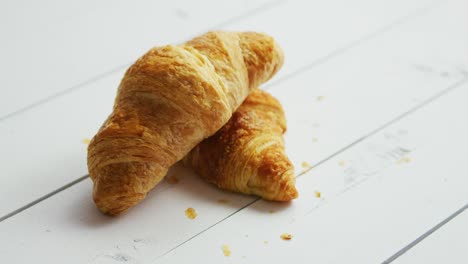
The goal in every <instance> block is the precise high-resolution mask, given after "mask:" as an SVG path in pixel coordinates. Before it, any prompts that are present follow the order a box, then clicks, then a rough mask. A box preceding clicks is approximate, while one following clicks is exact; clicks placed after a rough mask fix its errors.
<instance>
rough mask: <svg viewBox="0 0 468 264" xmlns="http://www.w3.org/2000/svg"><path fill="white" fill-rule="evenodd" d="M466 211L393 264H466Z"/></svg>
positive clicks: (467, 220)
mask: <svg viewBox="0 0 468 264" xmlns="http://www.w3.org/2000/svg"><path fill="white" fill-rule="evenodd" d="M467 223H468V211H466V210H465V211H464V212H463V213H462V214H461V215H459V216H456V217H455V218H454V219H453V220H451V221H450V222H448V223H447V224H445V225H444V226H443V227H441V228H440V229H438V230H437V231H435V233H433V234H432V235H431V236H429V237H427V238H426V239H424V240H423V241H422V242H420V243H418V244H417V245H416V246H415V247H414V248H412V249H411V250H410V251H408V252H406V253H405V254H403V255H401V256H400V257H399V258H397V259H396V261H395V262H394V263H428V264H430V263H466V262H468V253H467V252H466V245H468V224H467Z"/></svg>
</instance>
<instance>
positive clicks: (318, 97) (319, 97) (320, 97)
mask: <svg viewBox="0 0 468 264" xmlns="http://www.w3.org/2000/svg"><path fill="white" fill-rule="evenodd" d="M323 99H325V96H317V101H319V102H320V101H323Z"/></svg>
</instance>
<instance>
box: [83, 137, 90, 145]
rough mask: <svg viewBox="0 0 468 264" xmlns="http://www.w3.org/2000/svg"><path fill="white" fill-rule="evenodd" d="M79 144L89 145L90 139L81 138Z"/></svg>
mask: <svg viewBox="0 0 468 264" xmlns="http://www.w3.org/2000/svg"><path fill="white" fill-rule="evenodd" d="M81 142H83V144H86V145H89V142H91V139H89V138H83V140H81Z"/></svg>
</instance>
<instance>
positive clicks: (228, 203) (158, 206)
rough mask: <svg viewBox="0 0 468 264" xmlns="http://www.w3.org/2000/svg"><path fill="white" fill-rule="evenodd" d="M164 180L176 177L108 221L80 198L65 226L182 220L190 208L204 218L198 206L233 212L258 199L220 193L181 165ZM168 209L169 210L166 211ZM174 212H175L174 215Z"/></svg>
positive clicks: (264, 207) (282, 205)
mask: <svg viewBox="0 0 468 264" xmlns="http://www.w3.org/2000/svg"><path fill="white" fill-rule="evenodd" d="M166 177H170V178H174V177H175V178H176V179H177V180H176V181H177V182H172V183H170V182H168V181H167V180H163V181H161V183H160V184H158V185H157V186H156V187H155V188H154V189H153V190H151V191H150V192H149V193H148V195H147V197H146V198H145V199H144V200H143V201H142V202H141V203H139V204H137V205H136V206H134V207H132V208H130V209H129V210H127V211H126V212H124V213H122V214H121V215H120V216H117V217H110V216H107V215H105V214H103V213H101V212H100V211H99V210H98V209H97V208H96V205H95V204H94V203H93V201H92V198H91V197H90V196H80V197H79V198H78V199H77V200H76V201H74V202H73V204H71V205H70V208H74V209H73V210H70V211H68V213H69V221H68V222H69V223H70V224H73V225H79V226H87V227H88V228H99V227H103V226H107V225H113V224H117V223H119V222H121V221H125V222H126V221H131V219H134V218H140V219H141V218H144V219H145V220H146V221H158V219H161V218H162V217H174V215H176V216H177V217H181V218H185V217H186V216H185V215H184V210H185V209H186V208H189V207H194V208H195V210H197V211H198V213H199V214H203V213H204V212H203V210H200V209H203V208H197V205H199V204H202V205H203V206H204V208H212V207H214V206H217V207H220V208H221V207H222V208H229V209H230V210H232V211H233V212H234V211H235V210H237V209H239V208H242V207H244V206H246V205H248V204H251V203H252V202H253V201H256V200H259V199H261V198H259V197H257V196H253V195H245V194H240V193H234V192H230V191H226V190H221V189H219V188H217V187H216V186H215V185H213V184H211V183H208V182H205V181H204V180H202V179H201V178H200V177H199V176H198V175H196V174H195V173H194V172H193V171H192V170H191V169H190V168H187V167H184V166H183V165H181V163H177V164H176V165H174V166H173V167H172V168H171V169H170V170H169V172H168V174H167V175H166ZM85 184H86V185H88V186H89V187H88V188H90V189H91V188H92V183H91V181H90V180H86V183H85ZM168 205H169V208H167V207H168ZM289 205H290V203H289V202H271V201H264V202H262V203H261V204H258V205H256V206H250V207H249V208H250V209H253V210H257V211H258V212H261V213H265V214H269V213H274V212H279V211H281V210H285V209H287V208H288V206H289ZM168 210H170V212H168ZM175 210H177V212H174V211H175ZM149 212H153V213H149Z"/></svg>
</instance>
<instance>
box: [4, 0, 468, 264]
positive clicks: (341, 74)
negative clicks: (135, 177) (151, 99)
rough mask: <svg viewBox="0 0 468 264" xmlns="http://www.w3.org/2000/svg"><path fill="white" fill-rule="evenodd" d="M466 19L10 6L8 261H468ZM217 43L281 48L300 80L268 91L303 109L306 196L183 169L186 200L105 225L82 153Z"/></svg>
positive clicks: (395, 8)
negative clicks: (257, 190)
mask: <svg viewBox="0 0 468 264" xmlns="http://www.w3.org/2000/svg"><path fill="white" fill-rule="evenodd" d="M467 10H468V2H467V1H465V0H448V1H447V0H438V1H432V0H412V1H408V0H393V1H383V0H355V1H347V0H330V1H305V0H304V1H293V0H290V1H286V0H255V1H247V0H245V1H215V0H205V1H188V0H185V1H182V0H178V1H164V2H159V3H158V2H157V1H149V0H140V1H110V0H109V1H91V0H83V1H78V2H68V1H52V0H45V1H6V2H2V3H1V4H0V29H1V32H2V35H1V49H0V58H1V60H0V72H1V73H2V74H1V75H0V83H1V85H2V88H1V91H2V93H1V96H0V157H1V163H0V173H1V174H0V256H1V261H0V262H1V263H189V261H190V262H193V261H197V262H198V261H205V262H206V263H266V262H267V261H268V262H273V263H280V262H282V263H283V262H285V261H288V262H289V263H382V262H386V263H389V262H394V263H468V212H467V211H468V210H466V209H467V206H468V191H467V189H468V162H467V160H466V159H467V158H468V115H467V113H468V105H467V102H466V101H467V99H468V26H467V25H468V15H467ZM210 29H225V30H255V31H262V32H266V33H268V34H270V35H272V36H274V37H275V38H276V39H277V40H278V42H279V43H280V44H281V45H282V47H283V49H284V51H285V55H286V62H285V65H284V67H283V69H282V70H281V71H280V73H279V74H278V76H277V77H275V78H274V79H273V80H272V81H270V82H269V83H268V84H267V85H265V86H264V89H266V90H268V91H269V92H271V93H272V94H273V95H274V96H276V97H277V98H278V99H279V100H280V101H281V103H282V104H283V105H284V108H285V111H286V115H287V118H288V132H287V134H286V144H287V152H288V154H289V156H290V158H291V159H292V161H293V163H294V164H295V166H296V172H297V177H298V179H297V186H298V189H299V191H300V198H299V199H297V200H296V201H294V202H292V203H290V204H280V203H272V202H265V201H262V200H258V199H256V198H255V197H250V196H244V195H238V194H233V193H228V192H224V191H220V190H218V189H216V188H215V187H213V186H212V185H209V184H207V183H205V182H203V181H201V180H200V179H198V178H197V176H196V175H194V174H193V173H192V172H191V171H189V170H187V169H185V168H182V167H175V168H173V169H172V170H171V171H170V172H169V173H170V174H174V175H177V177H178V178H179V180H180V181H179V183H178V184H169V183H167V182H163V183H161V184H160V185H158V186H157V187H156V188H155V189H154V190H153V191H152V192H151V193H150V195H149V196H148V198H147V199H146V200H145V201H144V202H142V203H141V204H139V205H138V206H136V207H135V208H133V209H132V210H130V211H129V212H128V213H127V214H125V215H124V216H122V217H119V218H110V217H106V216H104V215H102V214H100V213H99V212H98V211H97V209H95V206H94V204H93V202H92V200H91V187H92V183H91V181H90V180H89V178H88V176H87V168H86V147H87V146H86V144H84V143H83V140H84V139H86V138H90V137H92V136H93V135H94V133H95V132H96V130H97V129H98V127H99V126H100V125H101V122H102V121H103V120H104V119H105V117H106V116H107V115H108V114H109V113H110V110H111V106H112V103H113V99H114V96H115V92H116V87H117V85H118V83H119V80H120V78H121V76H122V75H123V72H124V70H125V69H126V67H128V65H129V64H130V63H131V62H132V61H134V60H135V59H136V58H137V57H139V56H140V55H141V54H143V53H144V52H145V51H146V50H147V49H149V48H150V47H152V46H155V45H161V44H166V43H178V42H182V41H184V40H187V39H189V38H191V37H192V36H194V35H197V34H199V33H203V32H205V31H208V30H210ZM303 162H307V163H309V164H311V165H312V166H313V167H312V169H310V168H305V167H303V166H302V163H303ZM316 192H320V193H321V197H320V198H318V197H317V196H316ZM220 199H223V200H225V202H224V203H220V202H219V200H220ZM188 207H193V208H195V210H196V211H197V212H198V217H197V218H196V219H194V220H190V219H188V218H186V217H185V215H184V210H185V209H186V208H188ZM282 233H290V234H292V235H293V239H292V240H290V241H283V240H281V239H280V235H281V234H282ZM223 245H228V246H229V248H230V250H231V252H232V254H231V255H230V256H224V254H223V251H222V250H221V248H222V246H223Z"/></svg>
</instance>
